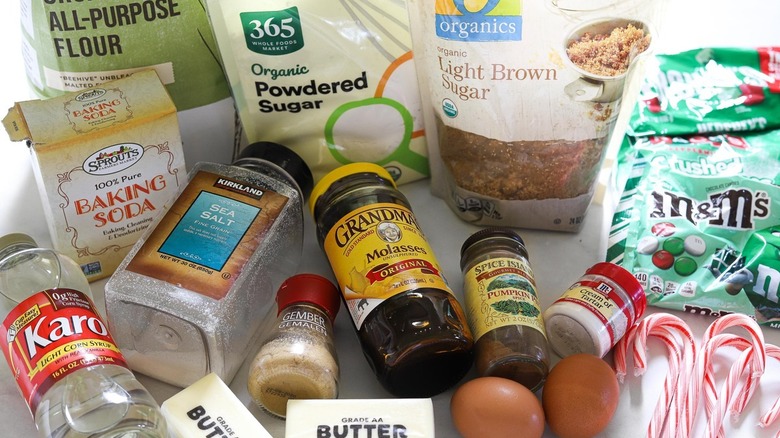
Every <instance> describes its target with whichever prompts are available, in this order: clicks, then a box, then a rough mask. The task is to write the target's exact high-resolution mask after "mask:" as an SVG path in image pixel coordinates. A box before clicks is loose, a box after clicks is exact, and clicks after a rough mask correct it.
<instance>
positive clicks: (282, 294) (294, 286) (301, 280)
mask: <svg viewBox="0 0 780 438" xmlns="http://www.w3.org/2000/svg"><path fill="white" fill-rule="evenodd" d="M294 303H309V304H314V305H315V306H317V307H320V308H322V309H323V310H324V311H325V313H327V314H328V316H329V317H330V320H331V321H333V320H334V319H336V314H337V313H338V312H339V306H340V305H341V292H339V290H338V289H337V288H336V286H335V285H334V284H333V283H332V282H331V281H330V280H328V279H327V278H325V277H322V276H319V275H316V274H298V275H293V276H292V277H290V278H288V279H287V280H285V281H284V283H282V285H281V286H279V291H278V292H276V305H277V307H278V309H279V310H278V311H277V315H278V314H279V312H281V311H282V309H284V308H285V307H287V306H289V305H290V304H294Z"/></svg>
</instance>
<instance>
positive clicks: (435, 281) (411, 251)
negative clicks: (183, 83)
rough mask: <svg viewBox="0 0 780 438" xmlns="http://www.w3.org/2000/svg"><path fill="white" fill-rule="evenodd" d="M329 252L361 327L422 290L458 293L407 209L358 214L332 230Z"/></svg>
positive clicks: (376, 208) (373, 208)
mask: <svg viewBox="0 0 780 438" xmlns="http://www.w3.org/2000/svg"><path fill="white" fill-rule="evenodd" d="M324 247H325V253H326V254H327V256H328V260H329V261H330V265H331V267H332V268H333V272H334V275H335V276H336V280H337V281H338V283H339V286H340V287H341V293H342V294H343V295H344V298H345V301H346V303H347V308H348V309H349V312H350V314H351V315H352V319H353V321H354V322H355V325H356V326H357V327H358V328H360V327H361V326H362V324H363V321H364V320H365V318H366V316H367V315H368V314H369V313H370V312H371V310H373V309H374V308H376V307H377V306H378V305H380V304H382V302H383V301H384V300H386V299H388V298H390V297H392V296H394V295H397V294H400V293H403V292H407V291H410V290H415V289H420V288H435V289H441V290H445V291H447V292H450V293H452V292H451V291H450V289H449V286H448V285H447V283H446V281H445V280H444V277H443V276H442V273H441V268H440V267H439V265H438V263H437V262H436V260H435V258H434V255H433V251H432V250H431V246H430V245H429V244H428V241H427V240H426V239H425V235H424V234H423V232H422V231H421V230H420V228H419V227H418V225H417V220H416V219H415V217H414V214H412V212H411V211H410V210H409V209H408V208H404V207H403V206H400V205H397V204H392V203H386V204H372V205H369V206H365V207H361V208H359V209H357V210H354V211H352V212H351V213H350V214H348V215H346V216H344V217H343V218H341V220H339V221H338V222H337V223H336V224H335V225H334V226H333V227H332V228H331V229H330V231H329V232H328V235H327V236H326V238H325V242H324Z"/></svg>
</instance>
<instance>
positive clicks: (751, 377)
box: [703, 313, 766, 415]
mask: <svg viewBox="0 0 780 438" xmlns="http://www.w3.org/2000/svg"><path fill="white" fill-rule="evenodd" d="M729 327H741V328H743V329H744V330H745V331H747V332H748V334H749V335H750V339H751V345H752V349H753V354H752V355H751V357H752V361H751V362H752V363H751V367H750V373H749V374H748V377H747V380H746V382H745V385H744V386H743V387H742V389H741V391H740V393H739V394H738V395H737V400H736V404H735V405H734V406H733V408H732V413H733V414H734V415H739V413H741V412H742V411H743V410H744V409H745V406H747V403H748V401H749V400H750V398H751V397H752V396H753V392H754V391H755V389H756V386H757V385H758V380H759V379H760V378H761V376H762V375H763V374H764V370H765V368H766V345H765V343H764V334H763V332H762V331H761V327H759V326H758V323H756V322H755V321H754V320H753V319H752V318H750V317H749V316H747V315H742V314H738V313H732V314H729V315H725V316H721V317H720V318H718V319H716V320H715V321H714V322H713V323H712V324H710V326H709V327H708V328H707V330H706V332H705V333H704V341H703V342H705V343H706V342H707V340H708V339H709V338H710V337H712V336H713V335H714V334H716V333H720V332H722V331H723V330H725V329H727V328H729Z"/></svg>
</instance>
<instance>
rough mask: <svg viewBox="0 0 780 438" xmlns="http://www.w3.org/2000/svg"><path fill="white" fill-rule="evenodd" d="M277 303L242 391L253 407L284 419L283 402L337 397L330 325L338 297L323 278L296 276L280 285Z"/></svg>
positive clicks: (339, 299) (336, 376)
mask: <svg viewBox="0 0 780 438" xmlns="http://www.w3.org/2000/svg"><path fill="white" fill-rule="evenodd" d="M276 302H277V306H278V308H279V311H278V315H277V318H276V324H275V326H274V328H273V330H272V332H271V333H270V335H269V336H268V339H267V340H266V341H265V343H264V344H263V346H262V347H261V348H260V351H258V352H257V355H256V356H255V358H254V360H253V361H252V364H251V365H250V367H249V378H248V380H247V386H248V389H249V394H250V395H251V396H252V398H253V399H254V401H255V403H257V404H258V405H260V407H262V408H264V409H265V410H267V411H268V412H270V413H271V414H274V415H277V416H279V417H282V418H284V417H285V416H286V414H287V400H290V399H332V398H336V397H337V396H338V382H339V364H338V359H337V356H336V349H335V347H334V345H333V320H334V319H335V318H336V313H338V310H339V305H340V303H341V295H340V294H339V291H338V289H336V287H335V286H334V285H333V283H331V282H330V281H329V280H328V279H326V278H324V277H321V276H319V275H314V274H298V275H295V276H292V277H290V278H289V279H287V281H285V282H284V283H283V284H282V286H281V287H280V288H279V292H278V293H277V295H276Z"/></svg>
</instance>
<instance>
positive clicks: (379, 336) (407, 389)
mask: <svg viewBox="0 0 780 438" xmlns="http://www.w3.org/2000/svg"><path fill="white" fill-rule="evenodd" d="M309 206H310V209H311V212H312V214H313V216H314V220H315V222H316V224H317V237H318V239H319V242H320V245H321V246H322V247H323V249H324V251H325V253H326V254H327V257H328V260H329V262H330V265H331V267H332V269H333V272H334V274H335V276H336V279H337V280H338V284H339V286H340V288H341V293H342V295H343V297H344V301H345V303H346V306H347V309H348V311H349V313H350V316H351V317H352V322H353V323H354V326H355V329H356V330H357V333H358V337H359V338H360V342H361V346H362V348H363V352H364V354H365V356H366V358H367V359H368V362H369V364H370V365H371V367H372V369H373V371H374V373H375V374H376V376H377V378H378V380H379V381H380V382H381V383H382V385H383V386H384V387H385V388H386V389H387V390H388V391H389V392H390V393H392V394H394V395H395V396H399V397H428V396H431V395H434V394H437V393H440V392H442V391H444V390H445V389H447V388H449V387H450V386H452V385H454V384H455V383H456V382H457V381H458V380H460V379H461V378H462V377H463V376H464V375H465V374H466V372H468V370H469V369H470V368H471V365H472V361H473V355H472V347H473V340H472V337H471V331H470V330H469V327H468V324H467V322H466V318H465V315H464V313H463V310H462V308H461V306H460V303H458V301H457V299H456V298H455V296H454V294H453V293H452V291H451V290H450V288H449V286H448V285H447V283H446V281H445V279H444V277H443V274H442V271H441V268H440V267H439V264H438V263H437V261H436V259H435V257H434V254H433V251H432V249H431V246H430V244H429V243H428V242H427V240H426V239H425V235H424V234H423V232H422V230H420V228H419V225H418V223H417V220H416V218H415V216H414V214H413V213H412V211H411V207H410V205H409V202H408V201H407V199H406V197H405V196H404V195H403V194H402V193H401V192H400V191H399V190H398V189H397V188H396V186H395V183H394V182H393V179H392V177H391V176H390V174H389V173H388V172H387V171H386V170H385V169H383V168H382V167H381V166H378V165H375V164H369V163H354V164H348V165H345V166H342V167H339V168H337V169H335V170H333V171H332V172H330V173H328V174H327V175H325V176H324V177H323V178H322V180H320V182H319V183H318V184H317V185H316V186H315V187H314V189H313V190H312V196H311V200H310V202H309Z"/></svg>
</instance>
